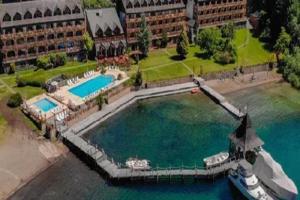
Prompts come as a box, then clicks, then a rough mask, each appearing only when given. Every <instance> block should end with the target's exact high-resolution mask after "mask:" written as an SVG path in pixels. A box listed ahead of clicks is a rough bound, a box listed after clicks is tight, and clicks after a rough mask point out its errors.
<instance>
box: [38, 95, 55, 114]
mask: <svg viewBox="0 0 300 200" xmlns="http://www.w3.org/2000/svg"><path fill="white" fill-rule="evenodd" d="M34 105H36V106H37V107H38V108H39V109H40V110H42V111H43V112H48V111H50V110H52V109H53V108H55V107H57V104H55V103H53V102H52V101H50V100H49V99H47V98H43V99H41V100H39V101H37V102H35V103H34Z"/></svg>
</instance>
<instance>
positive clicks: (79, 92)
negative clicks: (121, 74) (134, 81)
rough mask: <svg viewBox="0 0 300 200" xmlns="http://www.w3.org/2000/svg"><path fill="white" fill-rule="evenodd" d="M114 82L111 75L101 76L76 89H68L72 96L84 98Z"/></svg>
mask: <svg viewBox="0 0 300 200" xmlns="http://www.w3.org/2000/svg"><path fill="white" fill-rule="evenodd" d="M113 81H114V77H113V76H111V75H101V76H97V77H96V78H93V79H91V80H88V81H86V82H84V83H82V84H80V85H78V86H76V87H73V88H71V89H69V92H71V93H72V94H74V95H76V96H79V97H81V98H83V97H86V96H88V95H90V94H92V93H94V92H96V91H98V90H101V89H102V88H104V87H106V86H108V85H109V84H110V83H112V82H113Z"/></svg>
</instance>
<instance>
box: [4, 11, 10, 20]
mask: <svg viewBox="0 0 300 200" xmlns="http://www.w3.org/2000/svg"><path fill="white" fill-rule="evenodd" d="M3 21H4V22H8V21H11V17H10V15H9V14H7V13H6V14H5V15H4V17H3Z"/></svg>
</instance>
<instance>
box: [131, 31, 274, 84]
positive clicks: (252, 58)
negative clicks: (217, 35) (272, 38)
mask: <svg viewBox="0 0 300 200" xmlns="http://www.w3.org/2000/svg"><path fill="white" fill-rule="evenodd" d="M234 43H235V45H236V46H237V54H238V60H237V62H236V63H234V64H228V65H221V64H218V63H216V62H214V60H213V58H207V57H206V55H205V53H204V52H203V51H201V50H200V48H199V47H198V46H196V45H191V46H190V47H189V54H188V55H187V57H186V59H185V60H178V57H177V53H176V48H175V47H174V48H166V49H158V50H154V51H151V52H150V53H149V56H148V57H147V58H146V59H143V60H141V61H140V69H141V70H142V72H143V76H144V79H145V80H146V81H160V80H169V79H174V78H179V77H185V76H188V75H190V74H192V73H195V74H199V73H200V66H202V67H203V73H209V72H217V71H229V70H233V69H234V68H235V67H236V66H237V65H238V66H244V67H246V66H251V65H257V64H261V63H266V62H269V61H270V60H274V59H275V58H274V55H273V53H272V52H270V51H268V50H267V49H266V48H265V47H264V44H263V43H261V42H260V41H259V40H258V39H257V38H254V37H253V36H252V34H251V33H250V31H249V30H247V29H238V30H237V31H236V35H235V39H234ZM134 69H136V68H134ZM134 69H133V70H134Z"/></svg>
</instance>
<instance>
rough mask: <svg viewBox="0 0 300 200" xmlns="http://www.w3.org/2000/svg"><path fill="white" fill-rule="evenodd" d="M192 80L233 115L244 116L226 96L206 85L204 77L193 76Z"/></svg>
mask: <svg viewBox="0 0 300 200" xmlns="http://www.w3.org/2000/svg"><path fill="white" fill-rule="evenodd" d="M194 81H195V82H196V84H198V86H199V88H200V89H201V90H202V91H204V92H205V93H206V94H207V95H209V96H210V97H211V98H213V99H214V100H216V101H217V102H218V103H219V104H220V105H221V106H222V107H223V108H225V109H226V110H227V111H228V112H230V113H231V114H232V115H234V116H235V117H237V118H239V119H240V118H242V117H243V116H245V114H244V113H243V112H241V111H240V109H237V108H236V107H235V106H233V105H232V104H230V103H229V102H228V101H227V100H226V98H225V97H224V96H223V95H221V94H220V93H218V92H217V91H216V90H214V89H212V88H211V87H209V86H207V85H206V84H205V81H204V79H202V78H195V79H194Z"/></svg>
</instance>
